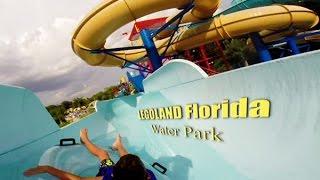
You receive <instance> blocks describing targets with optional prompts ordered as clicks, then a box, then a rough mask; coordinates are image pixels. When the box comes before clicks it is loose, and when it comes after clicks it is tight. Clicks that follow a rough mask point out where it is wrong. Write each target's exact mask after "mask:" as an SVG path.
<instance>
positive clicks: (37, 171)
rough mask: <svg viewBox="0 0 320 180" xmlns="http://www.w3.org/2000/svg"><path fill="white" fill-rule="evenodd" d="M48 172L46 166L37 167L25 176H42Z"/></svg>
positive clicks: (29, 170)
mask: <svg viewBox="0 0 320 180" xmlns="http://www.w3.org/2000/svg"><path fill="white" fill-rule="evenodd" d="M45 172H46V166H37V167H35V168H30V169H28V170H26V171H25V172H24V173H23V175H25V176H34V175H37V174H42V173H45Z"/></svg>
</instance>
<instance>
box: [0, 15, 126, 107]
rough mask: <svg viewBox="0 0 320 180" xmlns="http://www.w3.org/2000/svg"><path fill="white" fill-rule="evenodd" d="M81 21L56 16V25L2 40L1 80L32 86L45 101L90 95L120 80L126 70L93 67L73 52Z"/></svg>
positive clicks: (0, 47) (0, 53) (2, 81)
mask: <svg viewBox="0 0 320 180" xmlns="http://www.w3.org/2000/svg"><path fill="white" fill-rule="evenodd" d="M77 22H78V21H76V20H73V19H66V18H56V19H55V20H54V22H53V23H52V25H49V26H43V27H38V28H36V29H35V30H33V31H30V32H26V33H24V34H22V35H21V37H17V39H12V40H10V41H7V42H1V41H0V42H1V43H0V72H1V73H0V82H1V83H5V84H12V85H17V86H23V87H26V88H29V89H31V90H33V91H34V92H35V93H37V94H38V95H39V96H40V98H41V99H42V100H43V102H44V103H45V104H52V103H53V104H55V103H58V102H61V101H62V100H65V99H72V98H74V97H78V96H89V95H91V94H93V93H94V92H97V91H99V90H102V89H103V88H104V87H106V86H108V85H111V84H115V83H117V81H118V79H119V77H120V75H121V74H123V71H122V70H120V69H119V68H117V69H116V68H97V67H90V66H89V65H87V64H85V63H84V62H83V61H82V60H80V59H79V58H78V57H77V56H76V55H75V54H74V53H73V52H72V49H71V45H70V38H71V36H72V32H73V29H74V27H75V26H76V24H77Z"/></svg>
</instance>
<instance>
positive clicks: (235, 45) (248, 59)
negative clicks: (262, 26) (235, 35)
mask: <svg viewBox="0 0 320 180" xmlns="http://www.w3.org/2000/svg"><path fill="white" fill-rule="evenodd" d="M224 45H225V48H226V50H225V51H224V53H225V55H226V58H227V59H228V61H229V62H230V64H231V65H232V66H233V67H234V68H239V67H242V66H245V65H247V64H255V63H256V62H255V61H256V60H257V59H258V56H257V53H256V51H255V49H254V48H251V47H250V46H248V45H247V43H246V39H232V40H226V41H224Z"/></svg>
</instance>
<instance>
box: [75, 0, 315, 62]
mask: <svg viewBox="0 0 320 180" xmlns="http://www.w3.org/2000/svg"><path fill="white" fill-rule="evenodd" d="M190 2H191V1H190V0H175V1H164V0H148V1H145V0H108V1H104V2H103V3H101V4H100V5H99V6H98V7H97V8H96V9H94V10H93V11H92V12H91V13H90V14H89V15H88V16H87V17H86V18H85V19H84V20H83V21H82V22H81V24H80V25H79V27H78V28H77V30H76V31H75V33H74V35H73V38H72V48H73V51H74V52H75V53H76V54H77V55H78V56H79V57H81V58H82V59H83V60H85V61H86V62H87V63H88V64H90V65H93V66H109V67H110V66H114V67H122V66H123V65H124V63H125V62H124V61H122V60H120V59H118V58H116V57H113V56H110V55H107V54H93V53H91V52H90V50H97V49H104V48H105V47H104V46H105V41H106V38H107V37H108V36H109V35H110V34H112V33H113V32H114V31H116V30H117V29H118V28H120V27H121V26H123V25H125V24H127V23H129V22H131V21H133V20H134V19H137V18H140V17H142V16H145V15H148V14H151V13H154V12H157V11H161V10H165V9H170V8H181V7H184V6H186V5H187V4H188V3H190ZM196 2H200V1H195V3H196ZM208 4H211V3H208ZM217 4H218V3H217ZM196 7H199V6H197V5H195V8H196ZM210 8H211V7H210ZM210 8H208V9H210ZM191 12H192V11H191ZM195 12H198V10H194V13H193V14H196V13H195ZM210 13H211V11H210ZM186 17H188V19H191V20H192V16H191V15H187V16H186ZM198 17H200V16H199V15H198ZM200 18H201V17H200ZM186 19H187V18H186ZM186 21H188V20H186ZM318 21H319V18H318V16H317V15H316V14H315V13H314V12H313V11H311V10H309V9H306V8H303V7H299V6H290V5H272V6H266V7H259V8H253V9H248V10H243V11H239V12H235V13H232V14H228V15H221V16H219V17H215V18H213V19H211V20H210V21H207V22H206V23H202V24H200V25H198V26H196V27H193V28H190V29H186V30H184V31H182V32H180V33H179V34H178V36H177V37H176V38H175V39H174V41H173V42H172V43H171V45H170V47H169V49H168V50H167V52H166V53H167V55H170V54H172V53H174V52H176V51H183V50H185V49H189V48H193V47H197V46H199V45H202V44H206V43H208V42H211V41H213V40H220V39H227V38H233V37H237V36H241V35H244V34H248V33H251V32H260V31H263V30H272V31H279V30H282V29H284V30H285V29H288V28H293V29H302V30H304V29H309V28H311V27H313V26H315V25H316V24H317V23H318ZM167 42H168V38H165V39H161V40H157V41H155V44H156V46H157V48H158V51H159V53H161V52H163V51H164V50H165V48H166V44H167ZM114 54H115V55H116V56H119V57H121V58H125V59H127V60H128V61H135V60H136V59H139V58H141V57H143V56H144V55H145V54H146V52H145V50H126V51H118V52H115V53H114Z"/></svg>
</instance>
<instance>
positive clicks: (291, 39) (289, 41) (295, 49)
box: [286, 36, 300, 54]
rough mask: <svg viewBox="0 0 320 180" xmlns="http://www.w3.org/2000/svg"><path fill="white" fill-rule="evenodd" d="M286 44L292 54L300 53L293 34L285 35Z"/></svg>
mask: <svg viewBox="0 0 320 180" xmlns="http://www.w3.org/2000/svg"><path fill="white" fill-rule="evenodd" d="M286 40H287V44H288V46H289V48H290V49H291V51H292V54H300V50H299V48H298V46H297V40H296V37H295V36H289V37H287V39H286Z"/></svg>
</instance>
